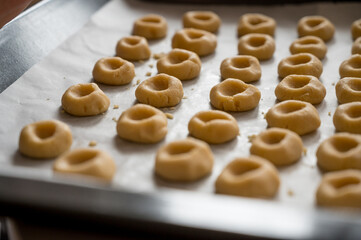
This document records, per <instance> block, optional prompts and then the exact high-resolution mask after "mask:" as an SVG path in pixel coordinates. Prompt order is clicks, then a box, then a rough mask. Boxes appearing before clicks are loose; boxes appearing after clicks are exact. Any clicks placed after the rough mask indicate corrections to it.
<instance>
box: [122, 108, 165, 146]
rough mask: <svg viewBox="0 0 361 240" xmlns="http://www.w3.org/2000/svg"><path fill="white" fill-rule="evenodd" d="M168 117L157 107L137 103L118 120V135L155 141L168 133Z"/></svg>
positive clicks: (144, 140) (139, 140)
mask: <svg viewBox="0 0 361 240" xmlns="http://www.w3.org/2000/svg"><path fill="white" fill-rule="evenodd" d="M167 124H168V121H167V117H166V115H165V114H164V113H163V112H162V111H160V110H158V109H156V108H155V107H152V106H149V105H145V104H137V105H134V106H133V107H131V108H129V109H127V110H125V111H124V112H123V113H122V114H121V115H120V117H119V119H118V122H117V133H118V136H119V137H121V138H123V139H126V140H129V141H133V142H139V143H155V142H159V141H161V140H162V139H163V138H164V137H165V136H166V134H167V131H168V129H167Z"/></svg>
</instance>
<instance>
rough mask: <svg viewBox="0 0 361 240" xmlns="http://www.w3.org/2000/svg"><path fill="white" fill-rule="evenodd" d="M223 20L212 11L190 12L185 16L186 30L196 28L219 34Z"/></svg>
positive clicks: (184, 25) (184, 24)
mask: <svg viewBox="0 0 361 240" xmlns="http://www.w3.org/2000/svg"><path fill="white" fill-rule="evenodd" d="M220 25H221V19H220V18H219V16H218V15H217V14H216V13H214V12H212V11H189V12H186V13H185V14H184V15H183V27H184V28H196V29H201V30H205V31H208V32H212V33H214V32H217V31H218V28H219V26H220Z"/></svg>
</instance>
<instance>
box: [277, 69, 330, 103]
mask: <svg viewBox="0 0 361 240" xmlns="http://www.w3.org/2000/svg"><path fill="white" fill-rule="evenodd" d="M275 95H276V97H277V99H278V100H279V101H285V100H300V101H304V102H309V103H311V104H319V103H321V102H322V100H323V99H324V98H325V96H326V88H325V87H324V86H323V84H322V83H321V82H320V81H319V80H318V79H317V78H316V77H314V76H311V75H288V76H287V77H285V78H284V79H283V80H282V81H281V82H280V83H279V84H278V85H277V87H276V89H275Z"/></svg>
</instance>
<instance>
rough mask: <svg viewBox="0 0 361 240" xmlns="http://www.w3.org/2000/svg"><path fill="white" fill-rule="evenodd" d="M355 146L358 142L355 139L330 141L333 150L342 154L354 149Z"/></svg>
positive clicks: (342, 138)
mask: <svg viewBox="0 0 361 240" xmlns="http://www.w3.org/2000/svg"><path fill="white" fill-rule="evenodd" d="M357 145H358V142H357V141H356V140H355V139H351V138H346V137H338V138H334V139H333V141H332V146H333V147H334V148H335V150H337V151H338V152H343V153H345V152H348V151H350V150H352V149H354V148H356V147H357Z"/></svg>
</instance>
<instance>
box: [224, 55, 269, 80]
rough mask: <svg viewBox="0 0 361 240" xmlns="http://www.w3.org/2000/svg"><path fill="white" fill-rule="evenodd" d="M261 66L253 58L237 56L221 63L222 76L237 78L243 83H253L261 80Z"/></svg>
mask: <svg viewBox="0 0 361 240" xmlns="http://www.w3.org/2000/svg"><path fill="white" fill-rule="evenodd" d="M261 75H262V72H261V65H260V64H259V61H258V59H257V58H255V57H253V56H247V55H242V56H235V57H230V58H226V59H224V60H223V61H222V63H221V76H222V78H223V79H226V78H237V79H239V80H242V81H243V82H246V83H248V82H253V81H257V80H259V79H260V78H261Z"/></svg>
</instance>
